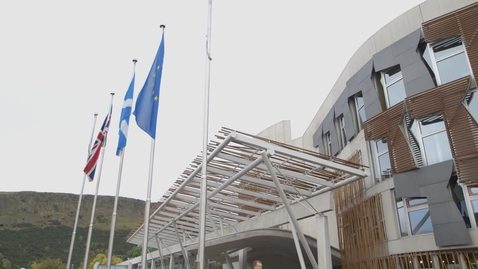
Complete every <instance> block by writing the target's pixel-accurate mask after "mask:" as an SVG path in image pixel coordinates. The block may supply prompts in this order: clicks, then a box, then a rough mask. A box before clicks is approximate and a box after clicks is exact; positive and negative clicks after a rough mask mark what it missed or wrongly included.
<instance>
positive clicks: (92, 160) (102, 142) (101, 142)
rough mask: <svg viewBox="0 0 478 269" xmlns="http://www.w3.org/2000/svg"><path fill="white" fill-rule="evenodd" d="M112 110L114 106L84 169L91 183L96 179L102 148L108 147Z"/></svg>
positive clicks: (111, 108)
mask: <svg viewBox="0 0 478 269" xmlns="http://www.w3.org/2000/svg"><path fill="white" fill-rule="evenodd" d="M112 110H113V105H111V107H110V111H109V113H108V115H107V116H106V118H105V121H104V122H103V125H102V126H101V130H100V132H99V133H98V136H97V137H96V140H95V144H94V145H93V147H92V148H91V151H90V155H89V156H88V161H87V162H86V166H85V169H83V172H85V174H86V175H87V176H88V178H89V181H90V182H91V181H93V179H94V178H95V172H96V164H97V163H98V158H99V157H100V152H101V147H105V146H106V136H107V135H108V128H109V127H110V121H111V112H112Z"/></svg>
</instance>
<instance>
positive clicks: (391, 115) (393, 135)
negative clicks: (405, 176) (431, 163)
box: [364, 102, 418, 174]
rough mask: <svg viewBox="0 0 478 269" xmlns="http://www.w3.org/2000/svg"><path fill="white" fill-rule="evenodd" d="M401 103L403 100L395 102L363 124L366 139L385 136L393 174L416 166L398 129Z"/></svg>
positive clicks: (405, 139) (400, 117) (402, 111)
mask: <svg viewBox="0 0 478 269" xmlns="http://www.w3.org/2000/svg"><path fill="white" fill-rule="evenodd" d="M403 104H404V102H401V103H398V104H396V105H395V106H393V107H391V108H390V109H388V110H386V111H384V112H382V113H380V114H378V115H377V116H375V117H373V118H371V119H370V120H368V121H366V122H365V124H364V132H365V139H366V140H367V141H370V140H378V139H382V138H384V137H385V138H387V145H388V151H389V157H390V165H391V168H392V173H393V174H398V173H403V172H406V171H409V170H412V169H415V168H417V167H418V166H417V164H416V162H415V158H414V157H413V154H412V150H411V149H410V147H409V144H408V141H407V138H406V137H405V135H404V134H403V132H402V130H401V129H400V125H401V122H402V117H403V114H404V106H403Z"/></svg>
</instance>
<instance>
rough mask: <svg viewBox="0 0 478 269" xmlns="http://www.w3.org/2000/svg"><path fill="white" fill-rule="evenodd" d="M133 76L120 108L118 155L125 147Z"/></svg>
mask: <svg viewBox="0 0 478 269" xmlns="http://www.w3.org/2000/svg"><path fill="white" fill-rule="evenodd" d="M134 77H135V73H133V79H131V83H130V84H129V87H128V90H127V91H126V94H125V96H124V102H123V109H121V117H120V123H119V131H118V134H119V139H118V147H117V148H116V155H117V156H119V155H120V153H121V151H122V150H123V148H124V147H126V140H127V137H128V127H129V117H130V116H131V110H132V109H133V108H132V107H133V94H134Z"/></svg>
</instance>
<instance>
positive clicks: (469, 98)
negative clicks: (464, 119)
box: [464, 89, 478, 123]
mask: <svg viewBox="0 0 478 269" xmlns="http://www.w3.org/2000/svg"><path fill="white" fill-rule="evenodd" d="M464 104H465V107H466V108H467V109H468V112H470V115H471V116H472V117H473V119H475V122H477V123H478V93H477V89H474V90H472V91H470V92H468V94H467V95H466V96H465V100H464Z"/></svg>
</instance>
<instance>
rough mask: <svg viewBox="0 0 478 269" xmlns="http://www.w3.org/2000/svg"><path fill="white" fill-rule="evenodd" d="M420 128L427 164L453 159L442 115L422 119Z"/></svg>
mask: <svg viewBox="0 0 478 269" xmlns="http://www.w3.org/2000/svg"><path fill="white" fill-rule="evenodd" d="M419 128H420V133H421V137H422V145H423V150H424V155H425V159H426V162H427V165H432V164H435V163H439V162H443V161H446V160H451V159H452V154H451V150H450V143H449V142H448V136H447V134H446V130H445V124H444V122H443V117H442V116H441V115H439V116H434V117H430V118H428V119H426V120H422V121H420V124H419Z"/></svg>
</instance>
